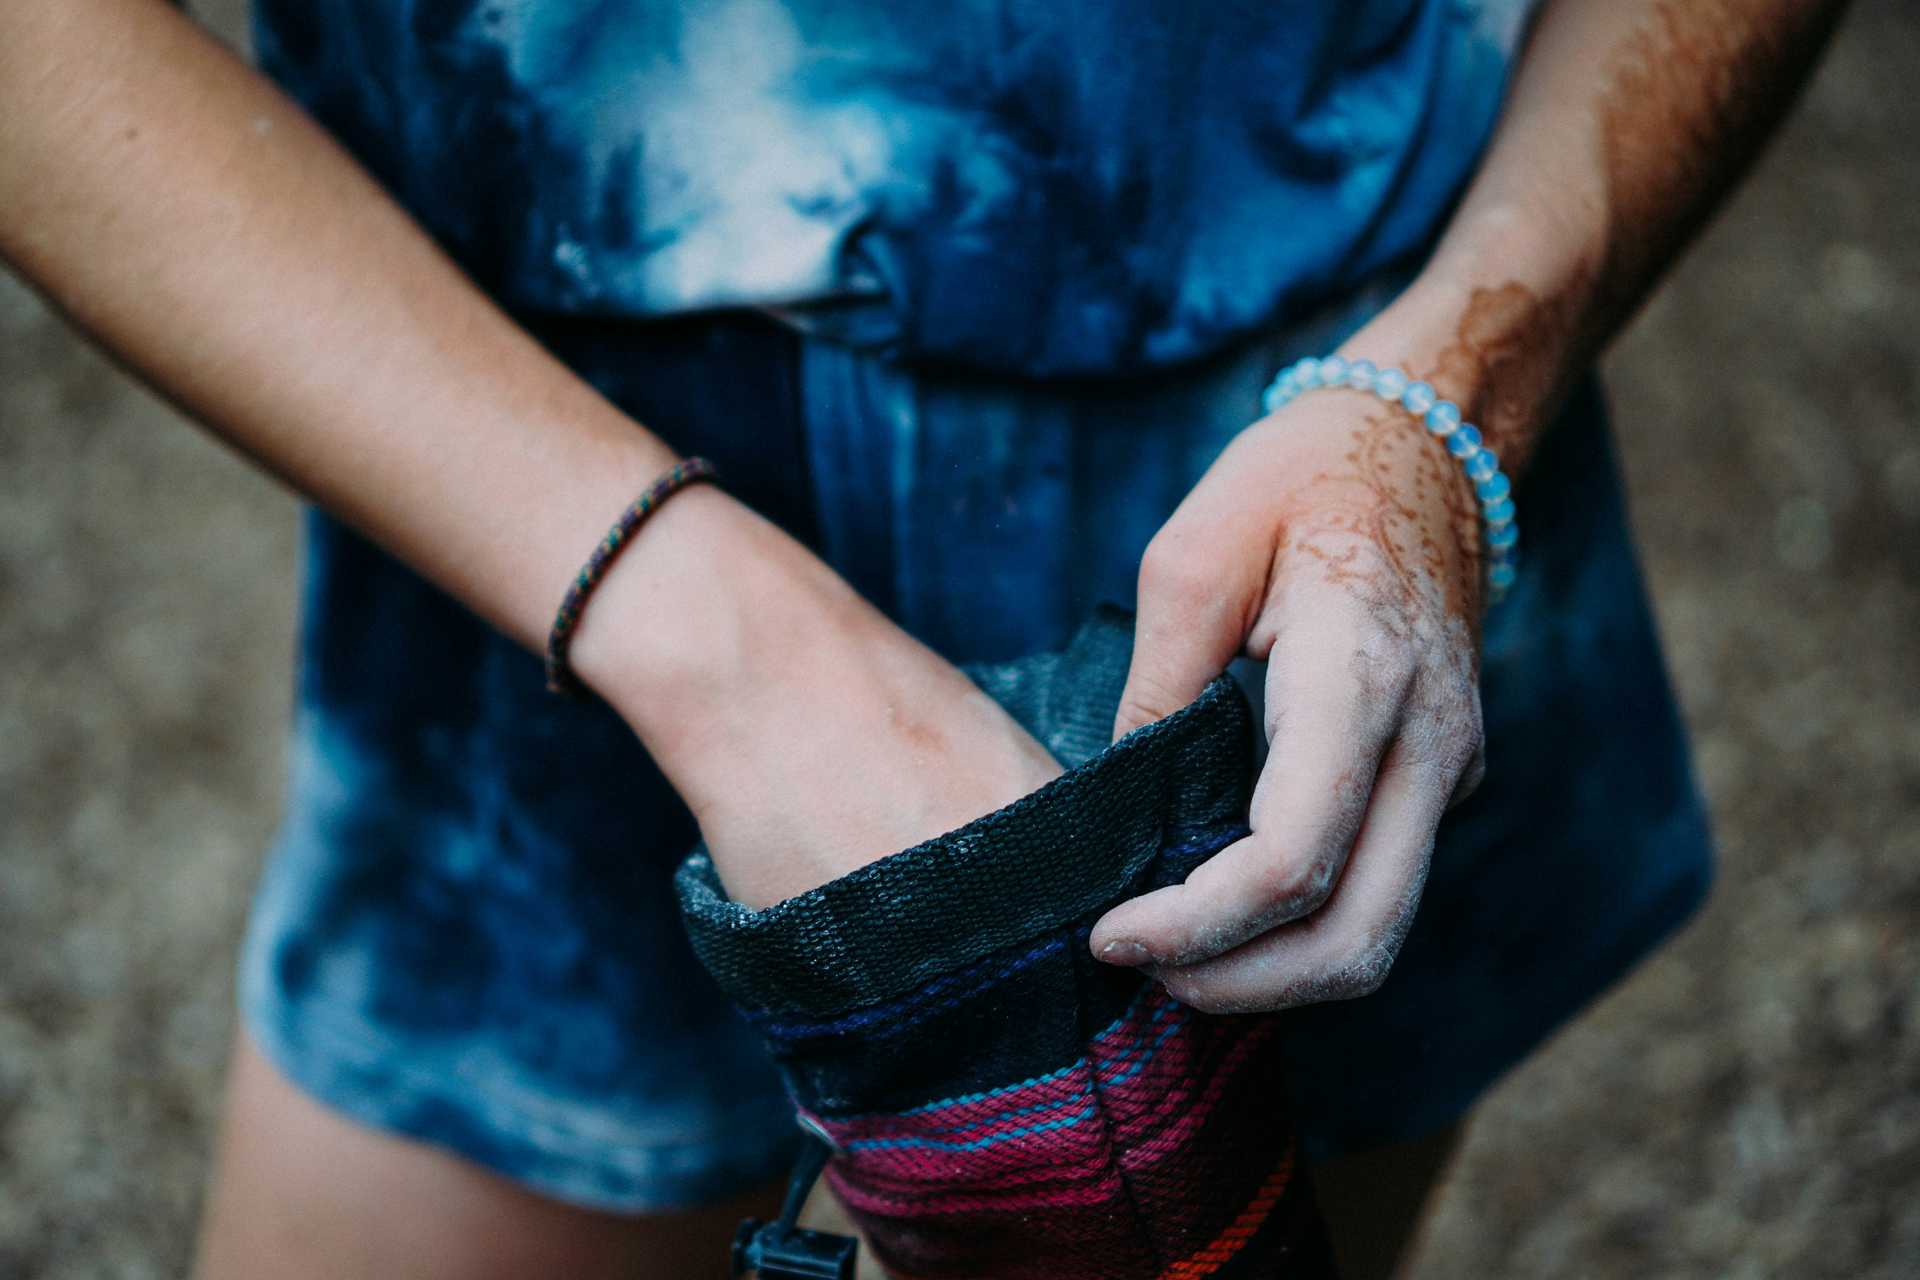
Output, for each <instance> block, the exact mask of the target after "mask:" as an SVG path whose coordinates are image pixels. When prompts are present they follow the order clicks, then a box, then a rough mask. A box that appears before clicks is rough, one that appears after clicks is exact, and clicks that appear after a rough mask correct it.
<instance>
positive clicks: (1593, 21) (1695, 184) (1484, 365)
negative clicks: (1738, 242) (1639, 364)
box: [1351, 0, 1843, 470]
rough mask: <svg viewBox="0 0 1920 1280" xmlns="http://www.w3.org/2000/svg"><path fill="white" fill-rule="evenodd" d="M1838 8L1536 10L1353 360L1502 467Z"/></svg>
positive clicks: (1586, 4)
mask: <svg viewBox="0 0 1920 1280" xmlns="http://www.w3.org/2000/svg"><path fill="white" fill-rule="evenodd" d="M1842 7H1843V5H1842V3H1840V2H1839V0H1549V3H1548V4H1547V5H1546V6H1545V7H1544V9H1543V11H1542V13H1541V15H1540V18H1539V21H1538V23H1537V24H1536V26H1535V29H1534V31H1533V34H1532V38H1531V40H1530V41H1529V43H1528V45H1527V48H1526V50H1525V52H1524V54H1523V55H1522V58H1521V61H1520V65H1519V67H1518V69H1517V72H1516V77H1515V82H1514V86H1513V91H1512V94H1511V97H1510V99H1509V101H1508V105H1507V110H1506V113H1505V115H1504V117H1503V119H1502V122H1501V124H1500V127H1499V128H1498V130H1497V131H1496V133H1495V136H1494V140H1493V143H1492V146H1491V148H1490V150H1489V152H1488V155H1487V158H1486V161H1485V163H1484V164H1483V165H1482V167H1481V169H1480V172H1479V174H1478V175H1477V176H1476V178H1475V179H1474V181H1473V183H1472V184H1471V186H1470V187H1469V189H1468V191H1467V194H1466V196H1465V198H1464V200H1463V201H1462V203H1461V205H1460V207H1459V209H1458V211H1457V212H1456V214H1455V215H1454V218H1453V220H1452V222H1451V223H1450V224H1449V226H1448V228H1447V231H1446V233H1445V235H1444V236H1443V237H1442V239H1441V242H1440V244H1439V247H1438V249H1437V250H1436V252H1435V253H1434V255H1433V257H1432V259H1431V260H1430V262H1429V263H1428V265H1427V266H1426V268H1425V269H1424V270H1423V271H1422V273H1421V275H1420V276H1419V278H1418V279H1417V281H1416V282H1415V284H1414V285H1413V287H1412V288H1411V289H1409V290H1408V292H1407V294H1406V295H1405V296H1404V297H1403V298H1402V299H1400V300H1399V301H1398V302H1397V303H1396V304H1395V305H1394V306H1393V307H1391V308H1389V309H1388V311H1387V312H1385V313H1383V314H1382V315H1381V316H1380V317H1379V319H1378V320H1377V321H1376V322H1375V323H1374V324H1373V325H1371V326H1369V327H1368V329H1367V330H1366V331H1365V332H1363V333H1362V334H1361V335H1358V336H1357V337H1356V339H1355V342H1354V343H1353V344H1352V346H1351V349H1352V351H1353V352H1354V353H1355V354H1357V355H1367V356H1369V357H1371V358H1373V359H1375V360H1376V361H1393V362H1396V363H1400V364H1402V365H1403V366H1404V367H1406V368H1407V369H1409V370H1410V371H1413V372H1415V373H1418V374H1421V375H1423V376H1425V377H1427V378H1428V380H1429V381H1431V382H1433V383H1434V385H1435V386H1436V387H1438V388H1439V389H1440V390H1441V392H1442V393H1443V394H1445V395H1448V396H1451V397H1453V398H1454V399H1456V400H1458V401H1459V402H1460V404H1461V405H1462V407H1463V408H1465V409H1467V410H1468V412H1469V415H1470V416H1472V417H1473V418H1474V419H1475V420H1476V421H1477V422H1479V423H1480V425H1481V427H1482V430H1483V432H1484V433H1485V434H1486V436H1487V438H1488V441H1489V443H1490V444H1492V445H1493V447H1494V448H1495V449H1496V450H1498V452H1499V454H1500V456H1501V458H1502V461H1503V465H1504V466H1506V467H1507V468H1508V469H1509V470H1524V468H1525V465H1526V462H1527V460H1528V458H1529V457H1530V455H1531V454H1532V452H1533V446H1534V442H1535V439H1536V437H1537V434H1538V431H1539V429H1540V427H1541V426H1542V424H1543V423H1544V422H1545V421H1546V420H1548V418H1549V417H1550V415H1551V411H1552V409H1553V407H1554V406H1555V405H1556V404H1557V402H1558V400H1559V399H1560V397H1561V396H1562V395H1563V394H1564V392H1565V391H1566V389H1567V387H1568V385H1569V383H1570V381H1571V380H1572V378H1574V377H1575V376H1577V375H1578V374H1579V372H1580V371H1582V370H1583V369H1585V368H1586V367H1587V366H1588V365H1589V364H1590V363H1591V362H1592V360H1593V359H1594V358H1595V356H1597V355H1598V353H1599V352H1600V350H1601V349H1602V348H1603V347H1604V346H1605V344H1606V343H1607V342H1608V340H1610V339H1611V338H1612V337H1613V335H1614V334H1615V333H1616V332H1617V331H1618V329H1619V328H1620V326H1621V325H1622V324H1623V323H1624V322H1625V320H1626V319H1627V318H1628V317H1629V316H1630V315H1631V314H1632V312H1633V311H1634V309H1635V308H1636V307H1637V306H1638V305H1639V304H1640V302H1641V301H1642V300H1643V299H1644V298H1645V296H1646V295H1647V293H1648V292H1649V291H1650V290H1651V288H1652V287H1653V285H1654V284H1655V283H1656V282H1657V280H1658V279H1659V277H1660V275H1661V273H1662V272H1663V271H1664V270H1665V269H1666V268H1667V267H1668V266H1669V265H1670V264H1671V263H1672V261H1673V259H1674V257H1675V256H1676V255H1677V254H1678V253H1679V251H1680V250H1681V248H1682V247H1684V245H1685V244H1686V242H1687V240H1688V239H1689V237H1691V236H1692V234H1693V233H1694V232H1695V231H1696V230H1698V228H1699V227H1700V226H1701V225H1702V224H1703V223H1704V222H1705V221H1706V220H1707V218H1708V217H1709V216H1711V214H1712V212H1713V210H1714V209H1715V207H1716V206H1717V205H1718V204H1719V202H1720V200H1721V199H1722V198H1723V197H1724V196H1725V194H1726V193H1727V191H1728V190H1729V189H1730V188H1731V187H1732V186H1733V184H1734V182H1735V181H1736V180H1737V179H1738V178H1739V176H1740V175H1741V174H1742V173H1743V172H1744V171H1745V169H1746V167H1747V166H1748V164H1749V163H1750V162H1751V161H1752V159H1753V158H1754V156H1755V155H1756V154H1757V153H1758V152H1759V150H1760V148H1761V145H1762V144H1763V143H1764V142H1765V140H1766V138H1767V137H1768V135H1769V134H1770V133H1771V132H1772V130H1773V129H1774V127H1775V126H1776V125H1777V124H1778V122H1779V120H1780V118H1781V117H1782V116H1783V115H1784V114H1785V112H1786V109H1787V107H1788V106H1789V105H1791V103H1792V101H1793V99H1794V96H1795V94H1796V92H1797V91H1798V89H1799V88H1800V86H1801V84H1802V83H1803V82H1804V81H1805V79H1806V77H1807V74H1808V72H1809V70H1810V69H1811V67H1812V65H1813V63H1814V61H1815V59H1816V57H1817V56H1818V54H1819V52H1820V50H1821V48H1822V47H1823V46H1824V44H1825V40H1826V37H1827V35H1828V33H1829V32H1830V31H1831V29H1832V27H1833V24H1834V23H1835V21H1836V20H1837V18H1838V16H1839V13H1840V11H1841V9H1842Z"/></svg>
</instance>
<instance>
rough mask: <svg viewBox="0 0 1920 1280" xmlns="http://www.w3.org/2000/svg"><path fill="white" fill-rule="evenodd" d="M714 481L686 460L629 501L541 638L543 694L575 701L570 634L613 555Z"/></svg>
mask: <svg viewBox="0 0 1920 1280" xmlns="http://www.w3.org/2000/svg"><path fill="white" fill-rule="evenodd" d="M718 476H719V472H718V471H717V470H715V468H714V465H713V464H712V463H711V462H709V461H707V460H706V459H705V458H688V459H686V460H685V461H684V462H681V463H680V464H679V465H678V466H676V467H674V468H673V470H671V471H669V472H667V473H666V474H665V475H663V476H661V477H660V478H659V479H658V480H655V481H654V482H653V483H652V484H651V485H649V486H648V487H647V491H646V492H645V493H643V494H641V495H640V496H639V497H638V498H636V499H634V502H633V505H632V506H630V507H628V508H627V509H626V510H625V511H624V512H622V513H621V515H620V518H619V519H618V520H616V521H615V522H614V525H613V528H611V529H609V530H608V531H607V536H606V537H604V538H602V539H601V540H600V545H599V546H597V547H595V548H594V549H593V554H592V555H591V556H588V557H587V563H586V565H585V566H584V567H583V568H582V569H581V570H580V573H579V575H578V576H576V577H575V578H574V580H573V584H572V585H571V586H569V587H568V588H567V596H566V599H564V600H562V601H561V602H560V611H559V612H558V613H556V614H554V615H553V630H551V631H549V632H548V633H547V689H548V691H549V692H552V693H558V694H563V695H565V696H567V697H574V698H577V697H579V696H580V694H581V692H582V686H581V684H580V678H579V677H578V676H576V675H574V673H573V668H572V667H571V666H570V665H568V663H567V650H568V649H569V648H570V647H571V646H572V644H573V633H574V631H575V629H576V628H578V627H579V625H580V615H581V613H582V612H584V611H585V610H586V607H587V599H588V597H589V596H591V595H592V594H593V589H594V588H595V587H597V586H599V585H600V580H601V579H602V578H604V577H606V576H607V570H608V569H609V568H611V567H612V566H613V561H614V557H616V556H618V555H619V554H620V552H621V550H622V549H623V548H625V547H626V545H627V543H629V542H631V541H632V540H633V535H634V532H635V531H636V530H638V529H639V528H640V526H641V524H642V523H644V522H645V520H646V518H647V517H648V516H650V515H652V514H653V513H654V512H655V511H657V510H658V509H659V507H660V504H661V503H663V502H665V501H666V500H667V499H668V498H671V497H672V496H673V495H674V494H676V493H678V492H680V490H682V489H684V488H686V487H687V486H688V485H690V484H697V483H699V482H700V481H702V480H713V479H716V478H717V477H718Z"/></svg>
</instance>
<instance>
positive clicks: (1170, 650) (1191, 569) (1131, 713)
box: [1113, 529, 1246, 740]
mask: <svg viewBox="0 0 1920 1280" xmlns="http://www.w3.org/2000/svg"><path fill="white" fill-rule="evenodd" d="M1193 541H1194V539H1192V538H1181V537H1178V536H1176V535H1174V534H1173V533H1172V532H1171V531H1170V530H1166V529H1163V530H1162V531H1161V534H1160V536H1159V537H1156V538H1155V539H1154V541H1153V543H1152V544H1151V545H1149V546H1148V548H1147V553H1146V555H1145V556H1143V557H1142V558H1141V561H1140V587H1139V603H1138V606H1137V608H1138V616H1137V617H1136V618H1135V620H1134V629H1133V660H1132V662H1131V663H1130V664H1129V665H1128V667H1127V684H1126V688H1125V689H1124V690H1123V691H1122V692H1121V695H1120V709H1119V711H1118V712H1117V713H1116V714H1115V716H1114V722H1113V736H1114V738H1115V739H1116V740H1118V739H1119V738H1121V737H1124V736H1125V735H1126V734H1128V733H1131V732H1132V731H1133V730H1135V729H1138V728H1139V727H1140V726H1141V725H1144V724H1152V723H1153V722H1154V721H1155V720H1162V719H1165V718H1166V717H1167V716H1170V715H1172V714H1173V713H1174V712H1176V711H1178V710H1179V709H1180V708H1182V707H1184V706H1186V705H1187V704H1188V703H1189V702H1192V701H1193V700H1194V699H1195V698H1197V697H1199V696H1200V691H1201V690H1203V689H1205V688H1206V687H1207V683H1208V681H1210V680H1212V679H1213V678H1214V677H1215V676H1217V675H1219V674H1220V673H1221V672H1222V671H1223V670H1225V669H1226V666H1227V664H1228V663H1229V662H1232V661H1233V659H1234V657H1235V656H1236V655H1237V654H1238V653H1239V652H1240V646H1241V642H1242V640H1243V639H1244V638H1245V636H1246V627H1245V626H1244V625H1243V624H1244V619H1243V618H1241V617H1239V616H1238V615H1237V614H1236V613H1235V611H1234V610H1233V609H1232V607H1231V606H1230V605H1229V604H1228V603H1227V601H1228V599H1229V598H1230V597H1231V596H1233V595H1235V594H1237V592H1236V591H1235V589H1234V587H1233V586H1232V585H1231V584H1228V583H1226V582H1224V581H1223V580H1222V577H1221V575H1219V574H1217V573H1210V572H1207V571H1206V566H1205V564H1204V561H1203V558H1202V557H1201V556H1200V555H1199V554H1197V552H1196V549H1195V548H1194V547H1193V546H1191V545H1190V544H1191V543H1192V542H1193Z"/></svg>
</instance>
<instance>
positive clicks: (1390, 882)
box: [1154, 744, 1457, 1013]
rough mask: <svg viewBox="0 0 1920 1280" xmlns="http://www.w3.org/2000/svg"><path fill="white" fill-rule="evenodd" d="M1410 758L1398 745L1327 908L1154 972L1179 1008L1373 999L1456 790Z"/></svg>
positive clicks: (1235, 1009) (1442, 773)
mask: <svg viewBox="0 0 1920 1280" xmlns="http://www.w3.org/2000/svg"><path fill="white" fill-rule="evenodd" d="M1406 756H1407V753H1405V752H1403V751H1401V750H1400V748H1399V746H1398V744H1396V747H1395V750H1394V751H1393V752H1392V753H1391V754H1390V756H1389V759H1388V762H1387V764H1386V766H1385V767H1384V768H1383V769H1382V771H1381V775H1380V778H1379V781H1378V783H1377V784H1376V785H1375V787H1374V790H1373V803H1372V805H1371V806H1370V807H1369V809H1368V811H1367V817H1366V822H1365V825H1364V826H1363V827H1362V829H1361V833H1360V840H1359V843H1358V844H1357V845H1356V846H1355V848H1354V851H1353V857H1352V859H1351V862H1350V865H1349V866H1348V868H1347V872H1346V874H1345V875H1344V876H1342V877H1341V878H1340V882H1339V885H1338V887H1337V888H1336V889H1335V891H1334V894H1333V897H1332V899H1331V900H1329V901H1328V903H1327V905H1326V906H1325V907H1324V908H1323V909H1322V910H1320V911H1319V912H1317V913H1315V914H1314V915H1312V916H1310V917H1308V918H1307V919H1304V920H1299V921H1295V922H1293V923H1291V924H1285V925H1281V926H1280V927H1279V928H1277V929H1274V930H1272V931H1271V932H1269V933H1267V934H1265V935H1264V936H1262V937H1259V938H1255V939H1254V940H1253V941H1251V942H1248V943H1247V944H1245V945H1244V946H1241V947H1238V948H1236V949H1235V950H1233V951H1230V952H1228V953H1227V954H1226V955H1223V956H1219V957H1217V958H1215V959H1211V960H1207V961H1203V962H1201V963H1199V964H1194V965H1184V966H1174V967H1166V968H1161V969H1157V970H1155V971H1154V976H1155V977H1157V978H1159V979H1160V981H1161V982H1162V983H1163V984H1164V985H1165V986H1166V988H1167V991H1168V992H1169V993H1170V994H1172V995H1173V996H1174V998H1175V999H1178V1000H1180V1001H1181V1002H1183V1003H1185V1004H1189V1005H1192V1006H1193V1007H1194V1008H1196V1009H1202V1010H1205V1011H1207V1012H1211V1013H1245V1012H1251V1011H1254V1010H1261V1009H1285V1008H1290V1007H1292V1006H1294V1005H1301V1004H1314V1003H1318V1002H1320V1001H1324V1000H1349V999H1352V998H1354V997H1356V996H1363V995H1369V994H1371V993H1372V992H1374V991H1376V990H1378V989H1379V987H1380V984H1381V983H1382V982H1384V981H1386V977H1387V973H1388V971H1389V970H1391V969H1392V967H1393V962H1394V959H1395V958H1396V957H1397V956H1398V955H1399V953H1400V947H1401V944H1402V943H1403V942H1405V941H1406V936H1407V931H1408V929H1409V928H1411V927H1412V924H1413V916H1414V910H1415V908H1416V907H1417V906H1418V905H1419V902H1420V894H1421V891H1422V890H1423V889H1424V888H1425V886H1426V880H1427V870H1428V868H1429V866H1430V865H1431V864H1432V861H1433V841H1434V833H1435V832H1436V831H1437V830H1438V828H1439V825H1440V817H1441V814H1442V813H1444V812H1445V810H1446V807H1447V801H1448V798H1449V797H1450V796H1451V794H1452V792H1453V789H1454V786H1455V785H1456V782H1457V779H1456V777H1455V776H1454V775H1453V773H1452V771H1450V770H1448V769H1445V768H1441V767H1437V766H1434V765H1431V764H1410V763H1408V761H1407V758H1406Z"/></svg>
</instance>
